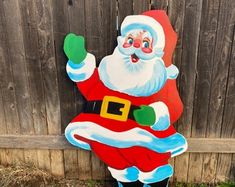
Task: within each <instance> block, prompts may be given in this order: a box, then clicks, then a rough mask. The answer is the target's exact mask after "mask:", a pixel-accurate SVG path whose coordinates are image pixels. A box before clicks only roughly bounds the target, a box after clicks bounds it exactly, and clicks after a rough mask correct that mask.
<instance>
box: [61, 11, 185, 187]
mask: <svg viewBox="0 0 235 187" xmlns="http://www.w3.org/2000/svg"><path fill="white" fill-rule="evenodd" d="M117 40H118V45H117V47H116V48H115V49H114V52H113V54H111V55H108V56H106V57H104V58H103V59H102V60H101V62H100V65H99V67H98V68H96V62H95V57H94V55H92V54H90V53H87V52H86V50H85V47H84V46H85V45H84V38H83V37H82V36H76V35H75V34H68V35H67V36H66V38H65V42H64V51H65V54H66V55H67V57H68V59H69V60H68V63H67V66H66V70H67V73H68V76H69V77H70V79H71V80H72V81H74V82H75V83H76V84H77V87H78V89H79V90H80V91H81V93H82V94H83V95H84V97H85V98H86V100H87V104H86V106H85V108H84V110H83V112H82V113H80V114H79V115H78V116H77V117H75V118H74V119H73V120H72V121H71V123H70V124H69V125H68V126H67V128H66V130H65V136H66V138H67V140H68V141H69V142H70V143H71V144H73V145H74V146H77V147H79V148H82V149H86V150H92V151H94V152H95V154H96V155H97V156H98V157H99V158H100V159H101V160H102V161H103V162H105V163H106V164H107V165H108V169H109V171H110V172H111V174H112V176H113V177H114V178H115V179H116V180H117V181H118V186H119V187H125V186H130V185H132V186H138V185H137V184H140V183H141V186H144V187H153V186H157V187H161V186H167V184H168V179H169V177H171V176H172V174H173V169H172V166H171V165H169V164H168V160H169V158H171V157H174V156H176V155H179V154H181V153H183V152H184V151H185V150H186V149H187V142H186V140H185V138H184V137H183V136H182V135H181V134H179V133H177V132H176V130H175V129H174V127H173V125H172V124H173V123H174V122H175V121H176V120H177V119H178V118H179V117H180V115H181V113H182V110H183V106H182V102H181V100H180V97H179V94H178V91H177V88H176V80H175V79H176V77H177V75H178V73H179V72H178V69H177V67H176V66H175V65H173V64H172V62H171V60H172V54H173V50H174V48H175V45H176V41H177V36H176V33H175V32H174V30H173V28H172V26H171V24H170V21H169V19H168V17H167V15H166V13H165V12H164V11H159V10H152V11H147V12H144V13H143V14H142V15H133V16H127V17H126V18H125V19H124V21H123V23H122V25H121V36H118V38H117Z"/></svg>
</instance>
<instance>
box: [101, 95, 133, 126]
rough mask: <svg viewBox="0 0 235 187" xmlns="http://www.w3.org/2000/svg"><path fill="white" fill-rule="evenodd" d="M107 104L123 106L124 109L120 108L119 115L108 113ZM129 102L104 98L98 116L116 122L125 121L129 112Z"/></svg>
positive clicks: (111, 97) (115, 98)
mask: <svg viewBox="0 0 235 187" xmlns="http://www.w3.org/2000/svg"><path fill="white" fill-rule="evenodd" d="M109 102H115V103H121V104H124V107H122V108H120V109H119V111H120V112H122V114H121V115H118V114H111V113H108V106H109ZM130 107H131V102H130V101H129V100H126V99H122V98H119V97H114V96H104V98H103V102H102V105H101V110H100V116H101V117H104V118H109V119H114V120H118V121H127V119H128V114H129V111H130Z"/></svg>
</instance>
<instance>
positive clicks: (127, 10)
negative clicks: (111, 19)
mask: <svg viewBox="0 0 235 187" xmlns="http://www.w3.org/2000/svg"><path fill="white" fill-rule="evenodd" d="M133 12H134V11H133V0H118V20H117V21H118V29H119V30H120V26H121V23H122V21H123V20H124V18H125V17H126V16H128V15H132V14H133ZM119 32H120V31H119Z"/></svg>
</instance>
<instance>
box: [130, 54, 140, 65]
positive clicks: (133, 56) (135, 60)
mask: <svg viewBox="0 0 235 187" xmlns="http://www.w3.org/2000/svg"><path fill="white" fill-rule="evenodd" d="M131 61H132V62H133V63H136V62H138V61H139V57H138V56H136V54H135V53H134V54H132V55H131Z"/></svg>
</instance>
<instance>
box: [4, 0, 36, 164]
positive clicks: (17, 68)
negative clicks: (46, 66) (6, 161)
mask: <svg viewBox="0 0 235 187" xmlns="http://www.w3.org/2000/svg"><path fill="white" fill-rule="evenodd" d="M3 7H4V13H5V18H6V20H5V21H6V24H5V28H6V37H7V39H8V52H9V53H8V55H9V56H10V63H11V68H12V75H13V80H14V86H15V97H16V102H17V105H16V107H17V110H18V114H19V122H20V131H21V133H23V134H25V133H26V134H32V133H34V127H33V119H32V115H31V114H32V108H31V99H30V93H29V83H28V72H27V68H26V63H25V51H24V41H23V34H22V25H21V21H22V20H21V15H20V9H19V2H18V1H3ZM12 10H14V14H12ZM9 152H12V154H13V156H12V158H13V162H16V163H20V162H21V161H22V160H24V158H23V156H24V152H23V150H10V151H9ZM25 153H26V154H25V159H26V160H27V159H29V160H30V161H32V162H36V158H37V156H36V152H35V151H29V152H28V151H26V152H25Z"/></svg>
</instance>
